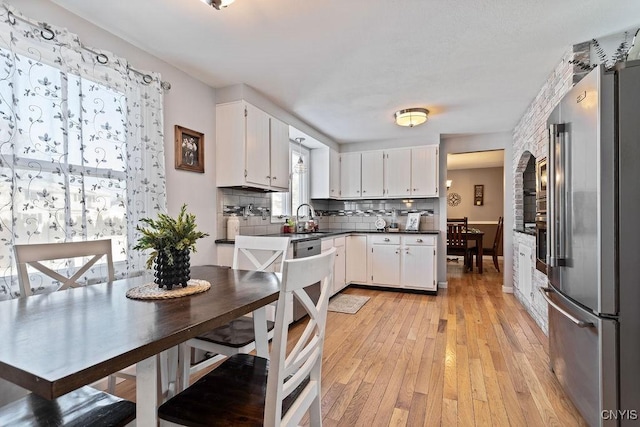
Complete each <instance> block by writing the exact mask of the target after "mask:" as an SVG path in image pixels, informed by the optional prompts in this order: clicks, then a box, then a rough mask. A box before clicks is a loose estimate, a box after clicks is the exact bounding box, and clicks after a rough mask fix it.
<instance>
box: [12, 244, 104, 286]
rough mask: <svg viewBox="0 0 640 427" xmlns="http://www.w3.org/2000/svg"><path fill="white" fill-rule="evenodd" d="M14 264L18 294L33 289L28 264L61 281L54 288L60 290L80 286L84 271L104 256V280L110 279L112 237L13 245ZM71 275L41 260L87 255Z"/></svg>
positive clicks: (66, 258) (83, 256) (67, 258)
mask: <svg viewBox="0 0 640 427" xmlns="http://www.w3.org/2000/svg"><path fill="white" fill-rule="evenodd" d="M14 251H15V256H16V264H17V267H18V283H19V285H20V294H21V295H22V296H30V295H32V293H33V289H32V287H31V278H30V276H29V271H28V266H30V267H31V268H34V269H36V270H38V271H39V272H41V273H42V274H44V275H45V276H47V277H50V278H52V279H54V280H57V281H59V282H60V283H61V285H60V287H58V288H57V289H56V290H63V289H67V288H69V287H71V288H75V287H78V286H83V284H81V283H79V282H78V280H79V279H80V278H81V277H82V275H83V274H85V273H86V272H87V271H88V270H89V269H90V268H91V267H92V266H93V265H94V264H95V263H96V262H97V261H98V260H100V259H102V258H103V257H105V258H106V267H107V277H106V280H108V281H113V280H114V278H115V272H114V268H113V256H112V253H111V239H103V240H91V241H87V242H66V243H38V244H28V245H15V246H14ZM89 257H90V259H89V260H87V261H84V263H83V264H82V265H80V267H79V268H78V270H76V271H75V273H74V274H73V275H71V276H70V277H66V276H64V275H62V274H61V273H60V272H59V271H55V270H53V269H51V268H49V267H47V266H46V265H44V264H42V262H44V261H54V260H71V259H75V258H89Z"/></svg>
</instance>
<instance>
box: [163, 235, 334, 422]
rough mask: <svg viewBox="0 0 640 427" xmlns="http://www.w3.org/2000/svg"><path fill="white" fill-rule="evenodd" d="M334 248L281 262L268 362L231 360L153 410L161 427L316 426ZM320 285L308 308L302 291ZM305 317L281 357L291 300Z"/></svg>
mask: <svg viewBox="0 0 640 427" xmlns="http://www.w3.org/2000/svg"><path fill="white" fill-rule="evenodd" d="M335 252H336V248H331V249H330V250H329V251H326V252H323V253H321V254H319V255H314V256H311V257H308V258H300V259H293V260H287V261H285V262H284V267H283V271H282V282H281V286H280V296H279V298H278V309H277V311H276V325H275V334H274V338H273V344H272V347H271V358H270V360H267V359H266V358H263V357H260V356H254V355H248V354H236V355H234V356H231V357H230V358H228V359H227V360H225V361H224V362H223V363H222V364H221V365H220V366H219V367H217V368H216V369H214V370H213V371H211V372H210V373H208V374H206V375H205V376H204V377H202V378H201V379H200V380H198V381H197V382H195V383H194V384H193V385H191V386H190V387H189V388H187V389H186V390H184V391H182V392H181V393H179V394H178V395H176V396H174V397H173V398H171V399H169V400H168V401H167V402H165V403H164V404H162V405H161V406H160V407H159V408H158V417H159V418H160V419H161V420H163V421H166V422H168V424H163V425H171V423H173V424H178V425H186V426H195V425H197V426H247V425H252V426H261V425H265V426H267V427H269V426H276V425H282V426H294V425H298V423H299V422H300V420H301V419H302V417H303V416H304V415H305V414H306V413H307V412H309V419H310V424H311V426H314V427H315V426H320V425H322V414H321V405H320V401H321V398H322V394H321V386H320V378H321V369H322V349H323V345H324V336H325V325H326V319H327V306H328V301H329V292H330V289H331V282H332V281H333V266H334V262H335ZM318 281H320V282H321V286H320V288H321V291H320V298H319V299H318V302H317V303H314V302H313V301H312V300H311V298H310V296H309V295H308V294H307V292H306V290H305V289H304V288H305V287H306V286H309V285H311V284H313V283H316V282H318ZM293 297H295V298H297V299H298V301H300V303H301V304H302V306H303V307H304V309H305V310H306V311H307V313H308V314H309V318H308V319H307V324H306V327H305V329H304V331H303V332H302V335H301V336H300V338H298V340H297V341H296V342H294V343H291V344H292V346H290V347H289V348H291V350H290V352H289V353H287V340H288V331H289V325H288V321H287V319H289V318H290V316H291V315H292V310H293V306H292V304H286V302H287V301H290V300H291V298H293Z"/></svg>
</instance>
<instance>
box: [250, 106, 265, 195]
mask: <svg viewBox="0 0 640 427" xmlns="http://www.w3.org/2000/svg"><path fill="white" fill-rule="evenodd" d="M245 107H246V169H247V182H250V183H253V184H258V185H261V186H265V187H269V186H270V185H271V166H270V158H271V154H270V129H269V115H268V114H267V113H265V112H264V111H262V110H260V109H259V108H257V107H254V106H253V105H251V104H246V103H245Z"/></svg>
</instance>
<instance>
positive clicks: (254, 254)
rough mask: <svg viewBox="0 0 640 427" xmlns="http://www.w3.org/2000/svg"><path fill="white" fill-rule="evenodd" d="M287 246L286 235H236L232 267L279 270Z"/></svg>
mask: <svg viewBox="0 0 640 427" xmlns="http://www.w3.org/2000/svg"><path fill="white" fill-rule="evenodd" d="M288 248H289V238H288V237H265V236H243V235H239V236H236V241H235V245H234V249H233V264H232V268H233V269H236V270H237V269H243V270H254V271H273V272H281V271H282V266H283V263H284V261H285V259H286V257H287V250H288ZM278 260H279V262H276V261H278Z"/></svg>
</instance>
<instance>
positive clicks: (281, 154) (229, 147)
mask: <svg viewBox="0 0 640 427" xmlns="http://www.w3.org/2000/svg"><path fill="white" fill-rule="evenodd" d="M267 159H268V160H267ZM274 177H275V179H274ZM216 185H217V186H218V187H252V188H260V189H264V190H274V191H288V188H289V128H288V126H287V125H286V124H285V123H283V122H281V121H280V120H278V119H276V118H274V117H271V116H270V115H268V114H267V113H265V112H264V111H262V110H260V109H259V108H257V107H255V106H253V105H251V104H249V103H247V102H245V101H234V102H229V103H226V104H218V105H216Z"/></svg>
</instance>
